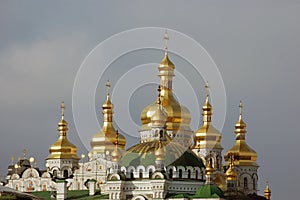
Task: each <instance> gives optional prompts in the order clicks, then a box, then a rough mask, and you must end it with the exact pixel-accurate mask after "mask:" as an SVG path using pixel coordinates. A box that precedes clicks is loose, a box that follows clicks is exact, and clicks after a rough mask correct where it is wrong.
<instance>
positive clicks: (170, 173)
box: [169, 169, 173, 178]
mask: <svg viewBox="0 0 300 200" xmlns="http://www.w3.org/2000/svg"><path fill="white" fill-rule="evenodd" d="M169 177H170V178H173V169H170V170H169Z"/></svg>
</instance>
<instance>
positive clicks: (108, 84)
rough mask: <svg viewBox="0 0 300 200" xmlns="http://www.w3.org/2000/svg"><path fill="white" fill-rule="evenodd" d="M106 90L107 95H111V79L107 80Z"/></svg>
mask: <svg viewBox="0 0 300 200" xmlns="http://www.w3.org/2000/svg"><path fill="white" fill-rule="evenodd" d="M105 86H106V92H107V96H109V94H110V82H109V80H107V82H106V85H105Z"/></svg>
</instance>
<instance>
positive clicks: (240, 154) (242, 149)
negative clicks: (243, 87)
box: [224, 102, 258, 166]
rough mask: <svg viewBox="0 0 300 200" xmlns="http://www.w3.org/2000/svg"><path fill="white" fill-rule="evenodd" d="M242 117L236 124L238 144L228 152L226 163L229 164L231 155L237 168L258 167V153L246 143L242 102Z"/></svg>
mask: <svg viewBox="0 0 300 200" xmlns="http://www.w3.org/2000/svg"><path fill="white" fill-rule="evenodd" d="M239 107H240V116H239V120H238V121H237V123H236V124H235V134H236V143H235V145H234V146H233V147H232V148H231V149H230V150H228V151H227V152H226V154H225V156H224V157H225V161H226V162H227V163H228V161H229V157H230V155H234V157H235V158H236V160H235V161H234V163H235V165H236V166H249V165H251V166H258V165H257V163H256V159H257V153H256V152H255V151H254V150H253V149H252V148H251V147H250V146H248V144H247V143H246V132H247V131H246V123H245V122H244V121H243V118H242V108H243V105H242V102H240V105H239Z"/></svg>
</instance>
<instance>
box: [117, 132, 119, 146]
mask: <svg viewBox="0 0 300 200" xmlns="http://www.w3.org/2000/svg"><path fill="white" fill-rule="evenodd" d="M118 144H119V131H118V129H117V131H116V146H118Z"/></svg>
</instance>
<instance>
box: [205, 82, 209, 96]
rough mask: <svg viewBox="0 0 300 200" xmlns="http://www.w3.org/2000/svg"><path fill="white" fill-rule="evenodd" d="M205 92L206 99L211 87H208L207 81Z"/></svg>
mask: <svg viewBox="0 0 300 200" xmlns="http://www.w3.org/2000/svg"><path fill="white" fill-rule="evenodd" d="M205 91H206V97H208V96H209V86H208V81H206V84H205Z"/></svg>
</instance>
